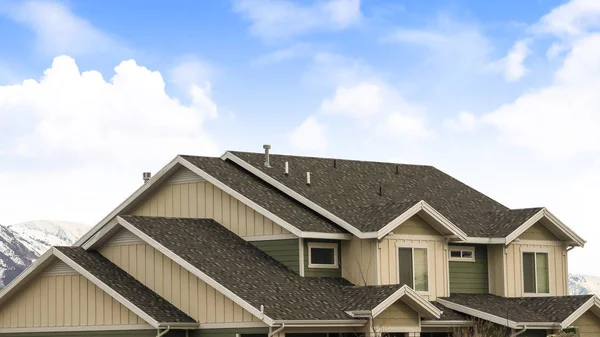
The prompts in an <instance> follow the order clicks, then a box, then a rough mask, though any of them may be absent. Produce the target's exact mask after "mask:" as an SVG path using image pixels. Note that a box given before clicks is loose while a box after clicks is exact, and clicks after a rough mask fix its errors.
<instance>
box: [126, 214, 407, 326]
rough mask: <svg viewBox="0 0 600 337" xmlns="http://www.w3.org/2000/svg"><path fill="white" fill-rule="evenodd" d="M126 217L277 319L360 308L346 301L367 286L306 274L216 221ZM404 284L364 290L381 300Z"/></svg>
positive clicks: (335, 315) (337, 315) (341, 315)
mask: <svg viewBox="0 0 600 337" xmlns="http://www.w3.org/2000/svg"><path fill="white" fill-rule="evenodd" d="M123 218H124V219H125V220H126V221H127V222H128V223H130V224H131V225H133V226H135V227H136V228H137V229H139V230H140V231H142V232H143V233H145V234H146V235H148V236H150V237H151V238H153V239H154V240H156V241H157V242H159V243H160V244H161V245H163V246H164V247H166V248H167V249H168V250H170V251H172V252H173V253H175V254H176V255H178V256H179V257H181V258H182V259H184V260H185V261H187V262H188V263H190V264H191V265H193V266H194V267H196V268H198V269H199V270H201V271H202V272H203V273H205V274H206V275H208V276H209V277H211V278H212V279H214V280H215V281H217V282H218V283H219V284H221V285H223V286H224V287H225V288H227V289H228V290H230V291H232V292H233V293H234V294H236V295H238V296H239V297H240V298H242V299H243V300H244V301H246V302H248V303H249V304H250V305H252V306H253V307H254V308H257V309H258V308H260V306H261V305H264V310H265V314H266V315H267V316H269V317H271V318H272V319H291V320H302V319H311V320H312V319H314V320H319V319H320V320H328V319H350V316H348V315H347V314H346V313H345V312H344V311H345V310H358V309H353V306H355V305H359V303H356V302H354V301H350V302H349V303H346V302H345V300H346V299H350V298H351V297H352V296H348V294H353V295H356V297H357V298H358V297H359V296H358V295H357V294H359V293H362V292H363V290H358V289H357V288H355V287H352V286H348V284H347V281H345V280H343V279H335V278H316V277H314V278H311V277H301V276H300V275H298V274H296V273H295V272H293V271H292V270H290V269H288V268H287V267H285V266H284V265H283V264H281V263H279V262H277V261H276V260H274V259H273V258H272V257H270V256H269V255H267V254H265V253H264V252H262V251H261V250H259V249H258V248H256V247H255V246H253V245H252V244H250V243H249V242H246V241H245V240H243V239H242V238H240V237H238V236H237V235H235V234H234V233H232V232H230V231H229V230H227V229H226V228H225V227H223V226H221V225H219V224H218V223H217V222H215V221H214V220H211V219H178V218H154V217H140V216H123ZM240 280H243V281H240ZM399 288H400V285H393V286H383V287H369V289H370V290H365V291H371V292H370V293H369V294H370V296H372V297H371V298H369V301H373V303H379V302H381V301H383V300H384V299H385V298H387V297H388V296H389V294H391V293H393V291H394V289H395V290H397V289H399ZM360 298H361V299H362V300H364V301H367V299H365V297H364V296H362V295H361V296H360ZM361 305H362V304H361ZM369 305H371V304H369ZM371 309H372V308H371Z"/></svg>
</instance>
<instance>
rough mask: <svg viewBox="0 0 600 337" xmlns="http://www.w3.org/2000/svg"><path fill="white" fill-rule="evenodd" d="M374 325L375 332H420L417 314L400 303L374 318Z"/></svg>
mask: <svg viewBox="0 0 600 337" xmlns="http://www.w3.org/2000/svg"><path fill="white" fill-rule="evenodd" d="M374 325H375V329H376V331H381V332H383V333H386V332H389V333H391V332H408V331H420V329H421V328H420V318H419V313H418V312H416V311H414V310H413V309H411V308H410V307H409V306H407V305H406V304H404V303H403V302H401V301H397V302H396V303H394V304H392V305H391V306H389V307H388V308H387V309H386V310H385V311H383V312H382V313H381V314H379V316H377V317H375V319H374Z"/></svg>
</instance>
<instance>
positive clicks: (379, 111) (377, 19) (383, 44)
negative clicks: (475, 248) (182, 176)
mask: <svg viewBox="0 0 600 337" xmlns="http://www.w3.org/2000/svg"><path fill="white" fill-rule="evenodd" d="M168 3H169V4H168V5H167V2H166V1H143V2H142V1H139V2H136V1H126V2H125V1H123V2H111V3H110V5H106V2H99V1H75V0H72V1H65V2H51V1H40V2H36V1H31V2H25V1H23V2H21V1H10V0H0V223H2V224H11V223H17V222H22V221H27V220H36V219H53V220H69V221H75V222H80V223H84V224H88V225H93V224H95V223H96V222H98V221H99V220H100V219H101V218H102V217H103V216H104V215H106V214H107V213H108V212H109V211H111V210H112V209H113V208H114V207H115V206H117V205H118V204H119V203H120V202H121V201H122V200H124V199H125V197H127V196H128V195H129V194H130V193H132V192H133V191H134V190H135V189H136V188H137V187H139V186H140V184H141V182H142V179H141V173H142V172H143V171H152V172H156V171H158V170H159V169H160V167H161V166H162V165H164V164H165V163H167V162H168V161H169V160H170V159H172V158H173V157H174V156H175V155H176V154H178V153H187V154H198V155H219V154H221V153H222V152H224V151H225V150H226V149H236V150H250V151H262V144H264V143H270V144H271V145H272V146H273V151H274V152H276V153H277V152H279V153H283V152H285V153H295V154H304V155H319V156H321V155H323V156H331V157H338V158H354V159H367V160H384V161H394V162H401V163H423V164H431V165H435V166H437V167H438V168H440V169H442V170H444V171H446V172H447V173H449V174H451V175H454V176H455V177H457V178H459V179H460V180H462V181H464V182H465V183H467V184H469V185H471V186H473V187H476V188H477V189H479V190H480V191H482V192H484V193H486V194H488V195H490V196H492V197H494V198H495V199H497V200H499V201H500V202H502V203H504V204H506V205H507V206H509V207H513V208H519V207H533V206H546V207H548V208H549V209H550V210H551V211H552V212H553V213H554V214H556V215H557V216H558V217H559V218H560V219H562V220H563V221H564V222H566V223H567V224H568V225H569V226H571V227H572V228H574V229H575V231H576V232H577V233H579V234H580V235H581V236H583V237H584V238H586V239H587V240H588V245H587V248H586V249H584V250H582V249H577V250H575V251H573V252H572V253H571V255H572V258H571V260H570V269H571V271H575V272H585V273H590V274H596V275H600V265H599V264H597V263H594V261H595V260H596V259H595V257H597V256H600V220H599V218H598V215H597V212H596V210H597V209H598V203H600V194H599V193H600V1H597V0H572V1H559V0H531V1H522V0H510V1H494V2H491V1H479V0H450V1H441V0H429V1H422V0H403V1H389V2H386V1H377V0H369V1H366V0H365V1H362V2H360V1H359V0H324V1H319V2H316V1H315V2H311V1H292V0H278V1H263V0H256V1H254V0H233V1H203V2H200V1H194V2H192V1H169V2H168Z"/></svg>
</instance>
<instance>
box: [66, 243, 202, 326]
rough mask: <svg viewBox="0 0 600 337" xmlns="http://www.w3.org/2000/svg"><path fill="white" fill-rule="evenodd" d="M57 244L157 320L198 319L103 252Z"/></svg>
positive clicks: (81, 265) (185, 321)
mask: <svg viewBox="0 0 600 337" xmlns="http://www.w3.org/2000/svg"><path fill="white" fill-rule="evenodd" d="M55 248H56V249H58V250H59V251H60V252H61V253H63V254H65V255H66V256H67V257H68V258H69V259H71V260H73V261H74V262H75V263H77V264H78V265H79V266H80V267H81V268H83V269H85V270H86V271H88V272H89V273H91V274H92V275H94V276H95V277H96V278H98V279H99V280H100V281H101V282H102V283H104V284H106V285H107V286H108V287H110V288H111V289H113V290H114V291H116V292H117V293H118V294H119V295H121V296H123V297H125V298H126V299H127V300H128V301H129V302H131V303H132V304H133V305H135V306H136V307H138V308H139V309H140V310H142V311H143V312H145V313H146V314H148V315H149V316H150V317H152V318H153V319H155V320H156V321H157V322H159V323H161V322H164V323H167V322H170V323H173V322H181V323H195V322H196V321H195V320H194V319H193V318H191V317H189V316H188V315H186V314H185V313H184V312H183V311H181V310H179V309H177V307H175V306H174V305H172V304H171V303H169V302H168V301H167V300H165V299H163V298H162V297H160V296H159V295H158V294H156V293H155V292H153V291H152V290H150V288H148V287H146V286H145V285H143V284H142V283H140V282H139V281H138V280H136V279H135V278H133V276H131V275H129V274H128V273H127V272H125V271H124V270H122V269H121V268H119V267H118V266H116V265H115V264H113V263H112V262H110V261H109V260H107V259H106V258H105V257H104V256H102V255H100V253H98V252H92V251H86V250H85V249H83V248H81V247H55Z"/></svg>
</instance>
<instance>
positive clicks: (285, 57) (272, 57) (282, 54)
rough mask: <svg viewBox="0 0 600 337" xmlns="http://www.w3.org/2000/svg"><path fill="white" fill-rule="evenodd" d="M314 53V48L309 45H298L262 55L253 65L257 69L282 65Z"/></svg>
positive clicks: (253, 61)
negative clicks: (277, 64)
mask: <svg viewBox="0 0 600 337" xmlns="http://www.w3.org/2000/svg"><path fill="white" fill-rule="evenodd" d="M311 51H312V46H311V45H310V44H308V43H296V44H293V45H291V46H289V47H286V48H282V49H278V50H275V51H274V52H271V53H268V54H265V55H261V56H259V57H258V58H256V59H254V60H252V62H251V64H252V65H253V66H255V67H262V66H266V65H271V64H276V63H281V62H284V61H289V60H293V59H296V58H299V57H304V56H306V55H308V54H309V53H310V52H311Z"/></svg>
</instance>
